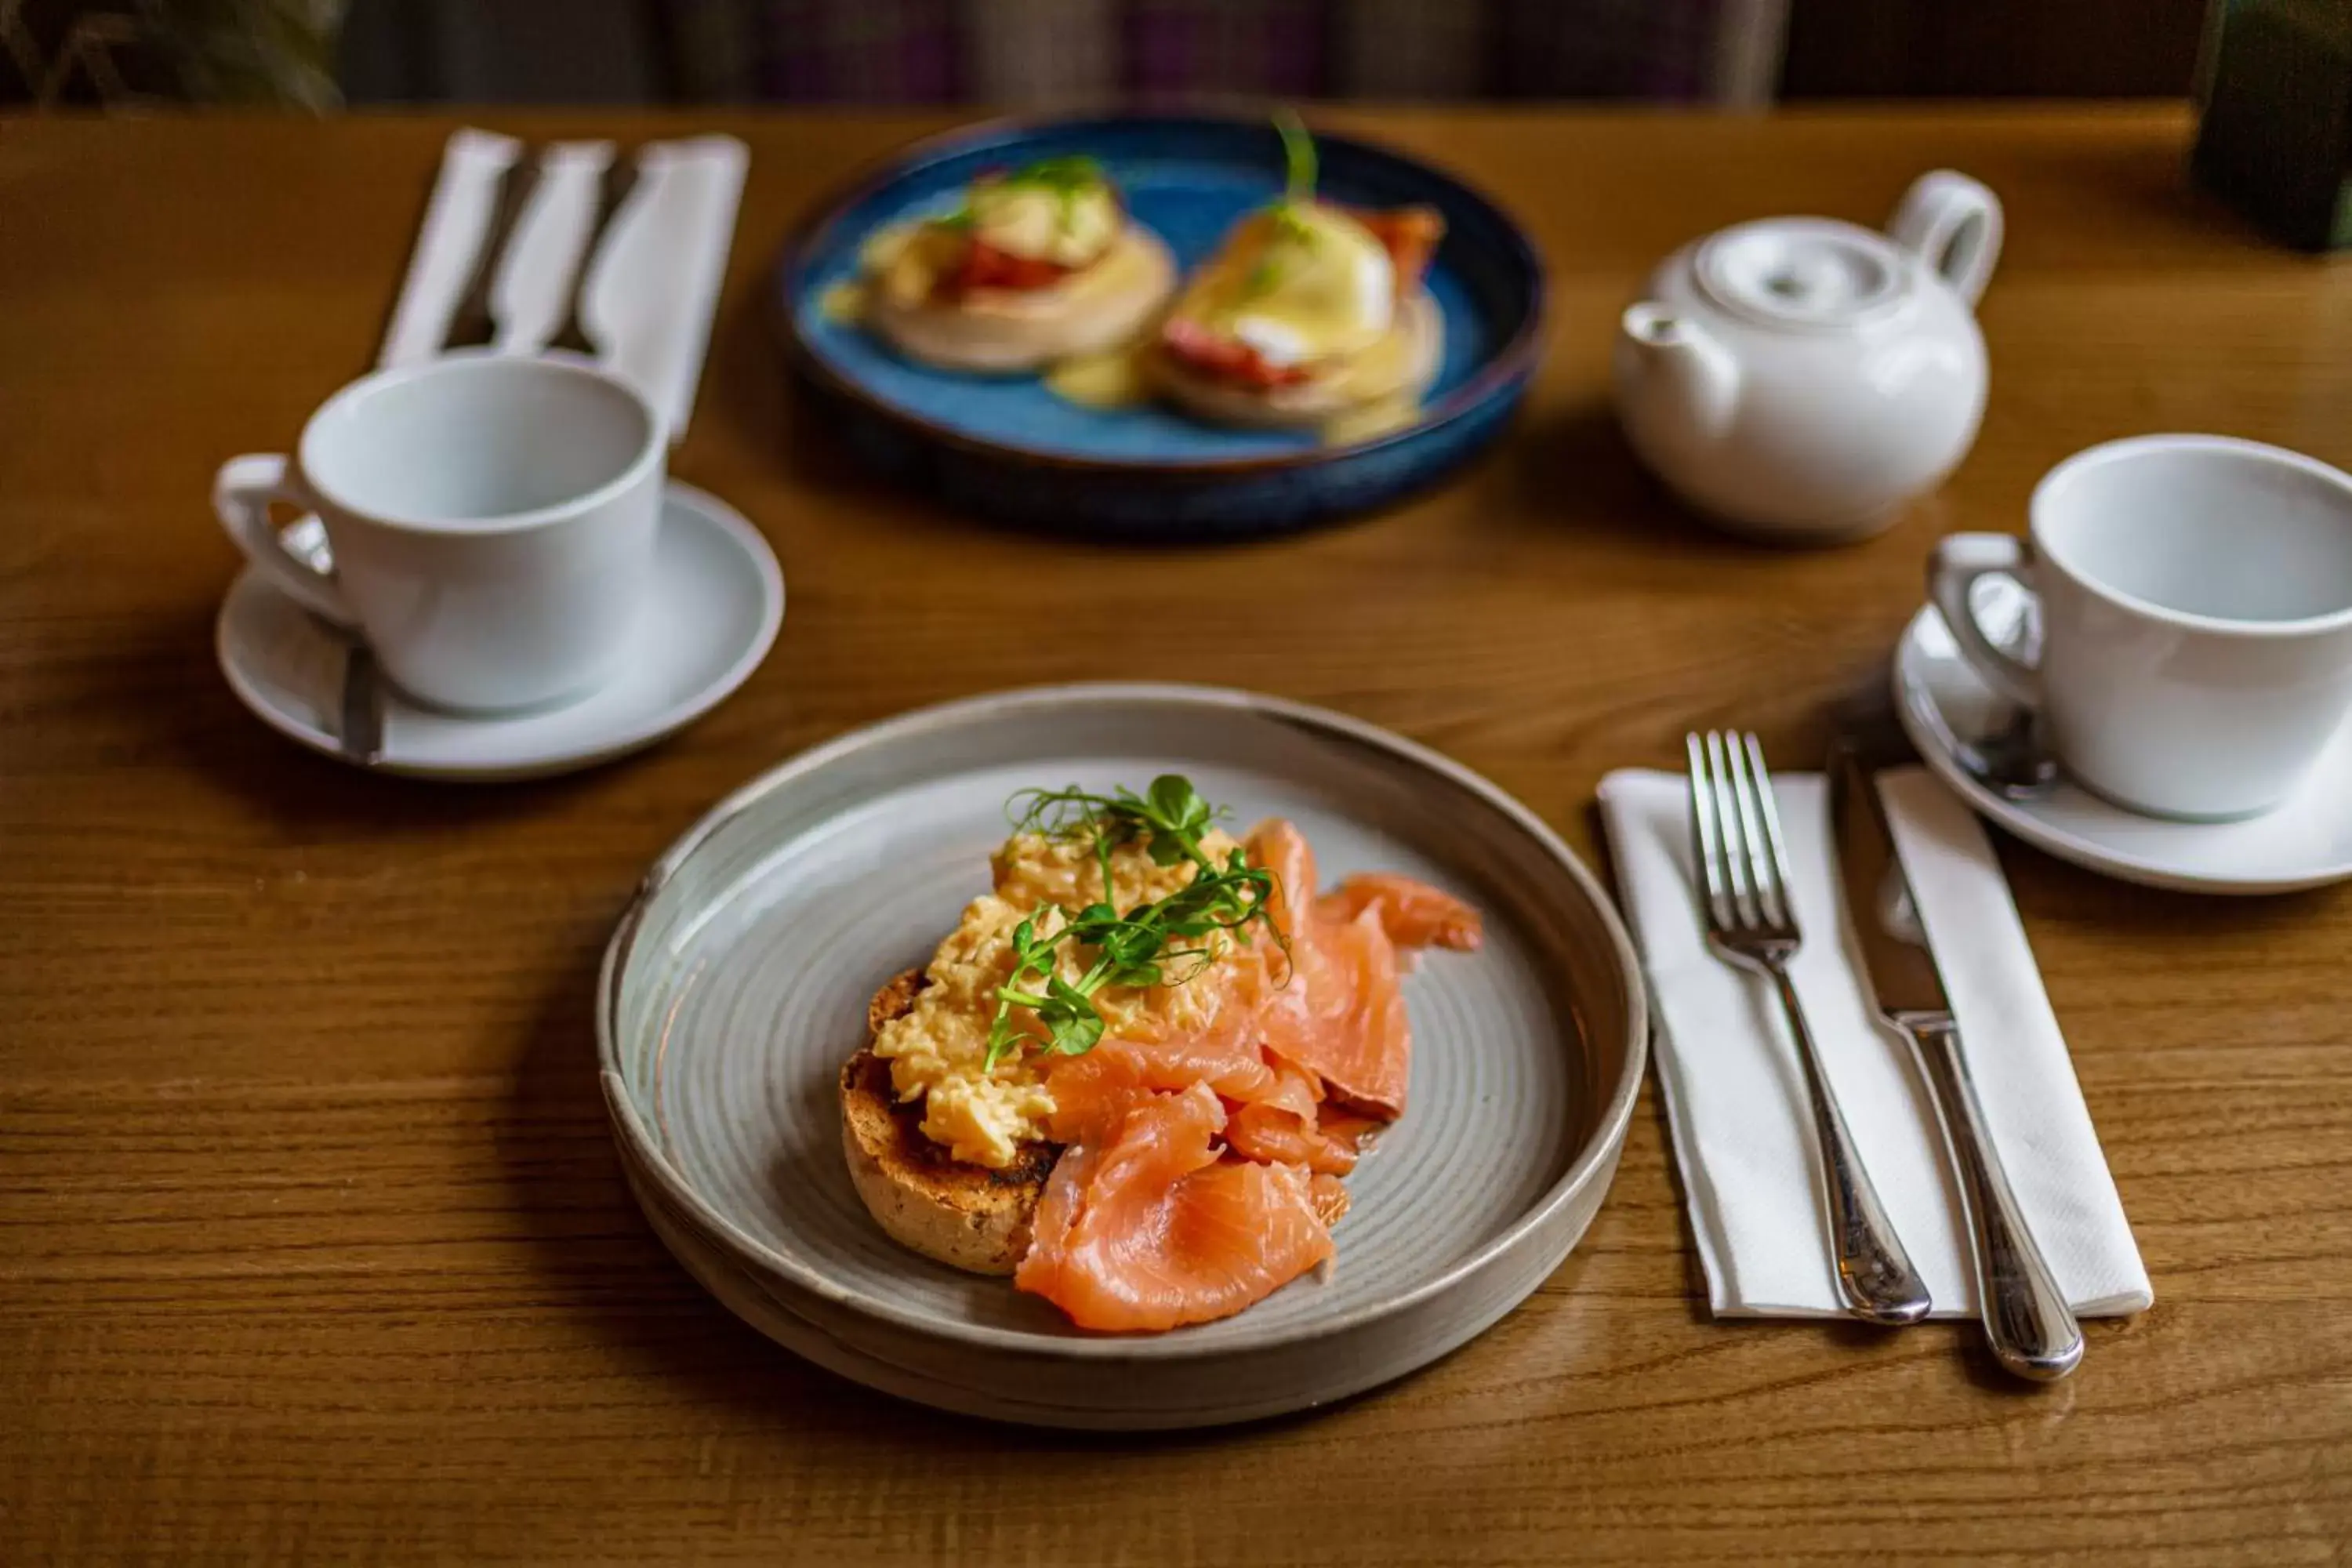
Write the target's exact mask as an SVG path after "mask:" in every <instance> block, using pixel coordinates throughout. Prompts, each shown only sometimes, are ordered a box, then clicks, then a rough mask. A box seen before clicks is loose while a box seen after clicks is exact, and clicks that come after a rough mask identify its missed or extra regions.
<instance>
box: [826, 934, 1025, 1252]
mask: <svg viewBox="0 0 2352 1568" xmlns="http://www.w3.org/2000/svg"><path fill="white" fill-rule="evenodd" d="M923 984H924V982H923V976H922V973H921V971H919V970H912V969H910V970H908V972H907V973H904V974H901V975H898V976H897V977H895V978H894V979H892V980H891V981H890V983H889V984H887V985H885V986H883V987H882V989H881V990H879V991H877V992H876V993H875V994H874V1000H873V1001H872V1002H871V1003H870V1004H868V1005H867V1007H866V1037H867V1043H866V1045H864V1046H861V1047H859V1048H858V1050H857V1053H856V1055H855V1056H853V1057H851V1058H849V1060H848V1061H846V1062H845V1063H844V1064H842V1068H841V1145H842V1152H843V1154H844V1155H845V1157H846V1159H847V1161H848V1163H849V1179H850V1182H851V1184H853V1185H855V1186H856V1189H857V1195H858V1197H859V1198H861V1199H862V1200H864V1202H865V1204H866V1210H867V1212H869V1213H870V1214H872V1215H873V1216H874V1220H875V1223H876V1224H877V1225H879V1226H881V1227H882V1228H883V1230H885V1231H886V1232H887V1233H888V1234H889V1236H890V1237H891V1239H893V1240H895V1241H897V1242H898V1243H899V1245H901V1246H903V1247H911V1248H913V1249H914V1250H915V1251H917V1252H919V1253H921V1254H922V1255H923V1256H924V1257H926V1258H937V1259H938V1260H939V1261H940V1262H941V1263H946V1264H950V1265H952V1266H954V1267H955V1268H967V1269H970V1270H971V1271H972V1272H973V1273H975V1274H1010V1273H1012V1272H1013V1267H1014V1266H1015V1265H1016V1264H1018V1263H1019V1262H1020V1261H1021V1255H1022V1254H1023V1253H1024V1252H1025V1251H1027V1250H1028V1247H1029V1222H1030V1218H1031V1216H1032V1215H1034V1214H1035V1213H1036V1210H1037V1200H1038V1199H1039V1198H1040V1197H1041V1196H1042V1195H1044V1193H1045V1177H1046V1175H1047V1174H1048V1173H1050V1172H1051V1171H1052V1170H1053V1168H1054V1162H1055V1159H1056V1158H1058V1157H1059V1155H1060V1153H1061V1150H1060V1149H1059V1148H1058V1147H1057V1146H1055V1145H1054V1144H1051V1143H1042V1142H1030V1143H1024V1144H1023V1145H1021V1148H1020V1152H1019V1153H1018V1154H1017V1155H1016V1156H1015V1158H1014V1160H1013V1163H1012V1164H1011V1165H1009V1166H1006V1167H1005V1168H1004V1169H1003V1170H992V1169H990V1168H989V1167H987V1166H985V1165H974V1164H971V1163H969V1162H966V1161H962V1160H958V1159H956V1158H955V1157H954V1156H952V1155H950V1153H949V1152H947V1151H946V1150H945V1149H943V1148H941V1147H940V1145H939V1144H938V1143H935V1142H932V1141H931V1140H930V1139H929V1138H927V1137H925V1136H924V1135H923V1131H922V1111H921V1110H920V1108H919V1107H917V1106H914V1105H908V1104H902V1103H900V1102H899V1100H898V1096H897V1094H896V1093H895V1092H894V1091H893V1089H892V1088H891V1084H890V1064H889V1063H888V1062H886V1061H884V1060H883V1059H882V1058H880V1057H877V1056H876V1055H875V1054H874V1051H873V1047H872V1040H873V1036H874V1034H875V1033H876V1032H877V1031H878V1030H879V1029H880V1028H881V1027H882V1026H883V1025H885V1024H887V1023H888V1022H890V1020H892V1019H893V1018H896V1017H898V1016H899V1015H901V1014H903V1013H904V1012H906V1011H907V1009H908V1008H909V1007H911V1006H912V1005H914V1001H915V994H916V993H917V992H919V991H920V990H921V989H922V988H923Z"/></svg>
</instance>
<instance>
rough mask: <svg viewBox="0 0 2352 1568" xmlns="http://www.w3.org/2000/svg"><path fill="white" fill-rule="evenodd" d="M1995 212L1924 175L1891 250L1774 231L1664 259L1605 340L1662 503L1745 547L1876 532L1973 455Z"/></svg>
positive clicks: (1838, 234)
mask: <svg viewBox="0 0 2352 1568" xmlns="http://www.w3.org/2000/svg"><path fill="white" fill-rule="evenodd" d="M2000 235H2001V220H2000V201H1999V199H1998V198H1996V197H1995V196H1994V195H1993V194H1992V193H1991V192H1990V191H1989V190H1987V189H1986V188H1985V187H1984V186H1983V185H1981V184H1978V183H1977V182H1976V181H1974V180H1971V179H1969V177H1968V176H1967V175H1965V174H1955V173H1954V172H1952V171H1951V170H1948V169H1942V170H1937V172H1936V173H1934V174H1923V175H1921V176H1920V177H1919V179H1918V180H1917V181H1916V182H1915V183H1914V184H1912V186H1911V188H1910V190H1909V191H1908V192H1906V194H1905V195H1904V197H1903V201H1902V205H1900V206H1898V207H1897V208H1896V209H1895V218H1894V221H1893V222H1892V223H1890V224H1889V225H1888V226H1887V232H1886V233H1885V234H1878V233H1874V231H1872V230H1870V229H1866V228H1864V227H1862V226H1859V225H1856V224H1850V223H1840V222H1837V221H1835V220H1834V219H1831V218H1818V217H1775V218H1763V219H1759V220H1758V221H1757V222H1754V223H1744V224H1739V225H1737V226H1734V227H1731V228H1727V229H1724V230H1722V231H1721V232H1719V233H1717V234H1712V235H1709V236H1707V237H1706V238H1705V239H1702V240H1699V241H1697V242H1696V244H1693V245H1689V246H1685V247H1683V248H1682V249H1681V250H1678V251H1676V252H1675V254H1674V255H1672V256H1670V257H1668V258H1666V259H1665V261H1664V262H1663V263H1662V264H1661V265H1660V266H1659V268H1658V269H1657V271H1656V272H1654V274H1652V275H1651V278H1650V282H1649V288H1648V290H1647V292H1646V293H1645V295H1644V297H1643V300H1642V302H1641V303H1639V304H1637V305H1633V306H1632V307H1631V308H1629V309H1628V310H1626V311H1625V314H1624V317H1623V319H1622V322H1621V325H1620V330H1619V331H1618V335H1617V350H1616V354H1615V363H1614V371H1615V385H1616V397H1617V412H1618V416H1619V418H1620V419H1621V420H1622V422H1623V424H1624V426H1625V435H1626V437H1627V439H1629V440H1630V441H1631V442H1632V443H1633V449H1634V451H1635V452H1636V453H1638V454H1639V455H1640V456H1641V458H1642V460H1643V462H1644V463H1647V464H1648V465H1649V466H1650V468H1652V469H1653V470H1654V472H1655V473H1656V474H1657V475H1658V477H1659V478H1660V479H1664V481H1665V483H1666V484H1667V486H1668V487H1670V488H1671V489H1674V490H1675V493H1676V494H1678V495H1680V496H1681V497H1682V498H1683V499H1684V500H1686V501H1688V502H1690V503H1691V504H1692V505H1693V506H1695V507H1696V508H1697V509H1698V510H1701V511H1704V512H1706V513H1707V514H1709V515H1710V516H1712V517H1714V518H1716V519H1717V520H1719V521H1723V522H1725V523H1727V524H1729V525H1731V526H1732V527H1734V528H1736V529H1738V530H1739V531H1743V532H1747V533H1750V534H1754V535H1758V536H1760V537H1764V538H1769V539H1774V540H1786V541H1790V542H1801V543H1816V542H1832V541H1836V540H1845V539H1855V538H1859V537H1861V536H1863V535H1864V534H1868V533H1874V532H1876V531H1878V530H1879V529H1882V528H1884V527H1885V526H1886V525H1887V524H1888V523H1890V522H1892V521H1894V520H1895V514H1896V513H1897V511H1898V510H1900V508H1901V506H1902V504H1903V503H1904V502H1905V501H1906V500H1910V499H1911V498H1912V497H1914V496H1917V495H1920V494H1923V493H1925V492H1926V491H1927V490H1929V489H1933V488H1934V487H1935V486H1936V484H1937V482H1938V481H1939V480H1941V479H1943V477H1944V476H1945V475H1946V474H1948V473H1949V472H1951V470H1952V469H1953V468H1955V467H1956V466H1958V463H1959V460H1960V459H1961V458H1964V457H1966V456H1967V455H1968V450H1969V445H1970V444H1971V443H1972V442H1974V441H1975V439H1976V434H1977V423H1978V421H1979V419H1980V418H1981V417H1982V416H1983V414H1984V402H1985V347H1984V336H1983V334H1982V333H1981V332H1979V331H1978V330H1977V322H1976V316H1975V314H1974V313H1973V307H1974V306H1975V304H1976V301H1977V297H1978V296H1979V294H1981V293H1983V292H1984V286H1985V284H1986V282H1987V281H1988V280H1990V279H1991V277H1992V269H1993V264H1994V263H1995V262H1996V261H1997V260H1998V259H1999V258H2000Z"/></svg>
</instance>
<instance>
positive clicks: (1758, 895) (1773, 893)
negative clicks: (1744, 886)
mask: <svg viewBox="0 0 2352 1568" xmlns="http://www.w3.org/2000/svg"><path fill="white" fill-rule="evenodd" d="M1750 739H1752V737H1751V736H1749V735H1747V734H1742V733H1737V732H1735V733H1733V734H1729V735H1726V736H1725V737H1724V738H1723V747H1724V751H1725V752H1726V753H1727V754H1726V757H1725V761H1726V763H1727V764H1728V772H1729V773H1730V777H1731V802H1732V810H1733V811H1734V812H1736V813H1737V814H1738V817H1739V847H1740V851H1741V858H1742V862H1743V864H1744V866H1745V868H1746V869H1747V872H1748V884H1749V887H1750V889H1752V892H1753V896H1754V899H1755V901H1756V916H1757V920H1758V921H1759V923H1761V924H1765V925H1775V926H1777V925H1780V924H1781V923H1782V921H1781V915H1782V913H1783V906H1782V904H1781V902H1780V889H1779V887H1778V885H1777V884H1776V881H1775V879H1774V878H1773V875H1772V866H1771V860H1770V858H1769V852H1768V848H1767V846H1766V844H1765V842H1764V823H1763V819H1762V813H1761V812H1760V811H1759V809H1758V807H1759V801H1758V798H1757V795H1758V792H1757V787H1756V781H1755V779H1754V778H1753V777H1751V776H1750V775H1749V773H1748V746H1747V744H1746V742H1748V741H1749V740H1750Z"/></svg>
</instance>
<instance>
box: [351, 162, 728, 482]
mask: <svg viewBox="0 0 2352 1568" xmlns="http://www.w3.org/2000/svg"><path fill="white" fill-rule="evenodd" d="M533 156H534V154H533V153H532V152H531V151H530V149H529V148H527V147H525V146H524V145H523V143H521V142H518V141H516V140H515V139H514V138H512V137H510V136H499V135H495V134H493V133H491V132H487V131H475V130H471V129H465V130H459V131H456V132H451V134H450V137H449V140H448V142H447V144H446V147H445V148H444V150H443V153H442V159H441V173H440V175H439V177H438V178H437V179H436V182H435V184H434V187H433V195H432V197H431V199H430V200H429V201H428V202H427V203H426V205H425V218H424V222H423V223H422V224H421V225H420V226H419V227H418V229H417V232H416V243H415V248H414V249H413V250H411V252H410V253H409V258H408V271H407V274H406V276H405V277H404V279H403V280H402V283H401V289H400V298H399V300H397V301H396V302H395V303H394V307H393V312H392V321H391V322H390V324H389V325H388V326H387V327H386V328H385V331H384V338H383V348H382V350H381V351H380V352H379V353H378V354H377V359H376V363H378V364H379V365H381V366H384V367H390V366H393V365H402V364H414V363H417V362H418V361H420V360H427V359H431V358H432V357H434V356H435V355H436V354H438V353H440V352H441V350H442V344H443V342H444V341H445V340H446V338H447V337H448V334H449V329H450V322H451V320H452V318H453V317H454V316H455V315H456V313H457V309H458V307H459V306H460V305H461V304H462V303H463V302H464V295H465V293H466V290H467V284H468V283H469V282H470V281H471V280H472V279H473V276H474V272H475V268H476V263H477V259H478V258H479V256H480V253H481V250H482V247H484V245H485V244H487V243H488V242H489V239H490V235H489V229H490V226H491V223H492V221H493V218H494V216H495V213H496V208H497V206H498V203H499V180H500V177H501V176H502V175H504V174H506V173H507V171H508V170H509V169H510V168H512V167H513V166H514V164H515V163H517V162H518V161H519V160H520V159H524V158H530V157H533ZM535 156H536V159H537V163H538V178H537V181H536V183H535V184H534V185H533V187H532V191H531V195H530V202H529V203H528V204H527V205H526V206H525V209H524V211H523V212H522V213H520V214H519V215H518V216H517V217H516V219H515V223H514V226H513V227H512V228H511V229H510V230H509V232H508V234H507V235H506V237H505V251H504V254H503V255H502V256H500V257H499V258H492V259H493V260H494V261H495V263H496V265H497V270H496V272H495V273H494V274H493V278H494V279H495V281H494V283H493V286H492V299H493V301H494V304H495V306H496V308H497V311H498V315H499V333H500V338H499V342H500V344H501V349H500V352H520V351H519V350H518V349H517V348H516V347H513V346H509V338H511V341H512V343H513V344H517V345H530V344H537V343H541V342H546V341H548V340H550V339H551V338H553V337H554V336H556V335H557V334H559V333H560V332H562V330H563V327H564V325H565V323H566V321H568V320H569V318H570V317H571V315H572V307H573V295H574V291H575V286H576V289H577V291H578V293H579V308H580V310H581V311H582V312H583V316H585V317H586V318H587V321H586V324H587V325H588V326H590V327H591V328H592V337H593V341H595V342H597V343H598V344H599V345H600V348H601V353H600V356H599V357H600V359H601V361H602V363H604V366H605V368H607V369H608V370H610V371H612V372H613V373H614V374H616V375H618V376H620V377H621V378H622V379H623V380H625V381H626V382H628V383H629V384H631V385H633V386H635V387H636V388H637V390H639V391H640V392H642V393H644V394H645V395H646V401H647V402H649V403H651V404H652V405H654V407H655V409H656V411H657V412H658V413H660V415H661V416H662V420H663V423H664V424H665V425H666V426H667V427H668V429H669V433H670V439H671V440H672V441H677V440H678V439H679V438H681V437H683V436H684V435H685V434H686V426H687V421H688V417H689V416H691V415H692V414H693V412H694V396H695V389H696V386H697V384H698V383H699V382H700V381H701V379H702V361H703V356H704V353H706V351H707V350H708V349H709V342H710V328H711V321H712V318H713V316H714V315H715V313H716V311H717V309H718V303H719V288H720V285H721V284H722V282H723V281H724V280H725V277H726V272H727V253H728V251H729V250H730V248H731V247H732V246H733V243H734V237H735V215H736V209H737V207H738V205H740V202H741V199H742V194H743V176H744V173H745V170H746V168H747V167H748V164H749V162H750V157H751V153H750V150H749V149H747V148H746V147H745V146H744V145H743V143H742V142H739V141H737V140H736V139H735V138H734V137H731V136H691V137H685V138H681V139H679V140H676V141H669V142H646V143H645V144H644V145H643V146H642V147H639V148H637V149H636V150H635V152H634V153H631V152H628V151H626V150H620V151H617V152H616V150H615V148H614V144H613V143H612V142H551V143H549V144H548V145H547V146H545V147H543V148H541V149H540V150H539V151H538V153H536V154H535ZM615 156H619V157H623V158H630V159H634V161H635V183H634V184H633V185H632V187H631V189H630V193H629V195H628V196H627V197H626V198H625V200H624V201H623V202H622V204H621V205H620V206H619V207H618V208H617V209H616V210H615V211H614V212H613V213H611V214H610V215H608V216H607V219H606V223H605V231H604V234H602V235H598V234H596V233H594V232H593V227H594V223H595V218H596V215H597V211H598V202H599V197H600V194H601V193H600V189H599V187H600V184H601V182H602V180H603V178H604V170H605V166H606V164H607V163H610V162H611V160H612V159H613V158H614V157H615ZM583 250H585V252H586V254H584V255H583ZM583 268H584V271H583V270H582V269H583ZM596 334H601V335H596Z"/></svg>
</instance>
